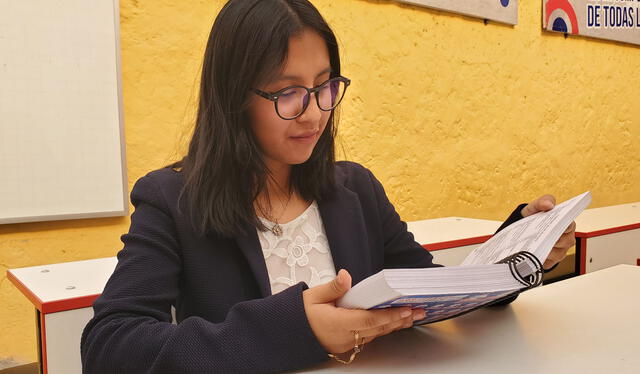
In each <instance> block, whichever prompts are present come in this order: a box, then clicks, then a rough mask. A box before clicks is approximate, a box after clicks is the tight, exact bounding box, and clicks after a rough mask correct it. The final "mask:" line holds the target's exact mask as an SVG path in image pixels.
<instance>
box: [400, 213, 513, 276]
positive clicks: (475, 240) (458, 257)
mask: <svg viewBox="0 0 640 374" xmlns="http://www.w3.org/2000/svg"><path fill="white" fill-rule="evenodd" d="M501 224H502V222H500V221H491V220H486V219H474V218H463V217H444V218H434V219H425V220H421V221H413V222H407V228H408V230H409V231H410V232H412V233H413V236H414V237H415V240H416V241H417V242H418V243H420V244H421V245H422V246H423V247H424V248H426V249H428V250H429V251H431V254H432V255H433V258H434V260H433V262H434V263H437V264H442V265H445V266H455V265H460V263H461V262H462V260H464V258H465V257H467V255H468V254H469V253H470V252H471V251H472V250H474V249H475V248H476V247H478V246H479V245H480V244H482V243H484V242H486V241H487V240H488V239H489V238H490V237H491V236H492V235H493V233H495V232H496V230H497V229H498V227H500V225H501Z"/></svg>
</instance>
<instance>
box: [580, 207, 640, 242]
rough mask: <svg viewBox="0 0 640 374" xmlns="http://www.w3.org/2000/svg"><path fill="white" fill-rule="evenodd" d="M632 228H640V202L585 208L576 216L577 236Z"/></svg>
mask: <svg viewBox="0 0 640 374" xmlns="http://www.w3.org/2000/svg"><path fill="white" fill-rule="evenodd" d="M631 228H640V202H636V203H629V204H621V205H613V206H605V207H602V208H592V209H585V210H584V211H583V212H582V213H580V215H579V216H578V218H576V236H579V237H580V236H590V235H589V234H597V235H602V234H606V233H607V232H606V231H607V230H611V229H613V230H614V231H620V229H625V230H628V229H631ZM616 229H617V230H616ZM599 231H602V233H600V234H599V233H598V232H599Z"/></svg>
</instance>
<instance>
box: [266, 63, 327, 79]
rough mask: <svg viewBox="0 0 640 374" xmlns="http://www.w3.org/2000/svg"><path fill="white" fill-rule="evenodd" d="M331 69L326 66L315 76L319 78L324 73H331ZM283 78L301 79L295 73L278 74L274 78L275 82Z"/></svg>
mask: <svg viewBox="0 0 640 374" xmlns="http://www.w3.org/2000/svg"><path fill="white" fill-rule="evenodd" d="M331 71H332V69H331V67H328V68H326V69H324V70H322V71H321V72H320V73H318V75H316V78H319V77H320V76H322V75H324V74H327V73H331ZM284 80H292V81H295V80H302V77H300V76H297V75H279V76H278V77H277V78H276V82H278V81H284Z"/></svg>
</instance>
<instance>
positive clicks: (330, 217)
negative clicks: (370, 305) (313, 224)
mask: <svg viewBox="0 0 640 374" xmlns="http://www.w3.org/2000/svg"><path fill="white" fill-rule="evenodd" d="M318 208H319V209H320V216H321V217H322V223H323V225H324V229H325V232H326V233H327V239H328V241H329V247H330V248H331V255H332V257H333V263H334V265H335V268H336V271H338V270H340V269H346V270H347V271H349V273H350V274H351V277H352V279H353V284H354V285H355V284H356V283H358V282H360V281H361V280H363V279H365V278H366V277H368V276H370V275H371V272H372V265H371V254H370V253H368V252H369V243H368V239H367V233H366V228H365V226H364V217H363V215H362V207H361V206H360V199H359V198H358V195H357V194H356V193H354V192H353V191H351V190H349V189H347V188H346V187H344V186H343V185H341V184H340V183H338V185H337V186H336V190H335V191H334V193H332V194H331V195H330V196H328V197H327V198H326V199H324V200H322V201H320V202H319V203H318Z"/></svg>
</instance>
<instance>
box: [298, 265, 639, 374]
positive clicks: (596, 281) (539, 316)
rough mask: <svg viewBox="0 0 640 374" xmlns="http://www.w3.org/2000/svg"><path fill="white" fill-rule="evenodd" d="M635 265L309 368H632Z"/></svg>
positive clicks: (398, 371) (635, 364)
mask: <svg viewBox="0 0 640 374" xmlns="http://www.w3.org/2000/svg"><path fill="white" fill-rule="evenodd" d="M639 284H640V267H637V266H631V265H618V266H615V267H612V268H608V269H604V270H600V271H597V272H594V273H590V274H586V275H581V276H579V277H575V278H571V279H567V280H564V281H562V282H556V283H553V284H550V285H546V286H542V287H539V288H536V289H533V290H529V291H526V292H525V293H523V294H521V295H520V296H519V297H518V299H517V300H516V301H514V302H513V303H512V304H511V305H510V306H507V307H502V308H495V309H493V308H488V309H482V310H478V311H475V312H472V313H470V314H467V315H464V316H461V317H458V318H455V319H453V320H448V321H443V322H438V323H435V324H431V325H427V326H422V327H417V328H413V329H409V330H404V331H399V332H397V333H394V334H391V335H388V336H385V337H382V338H379V339H377V340H375V341H373V342H371V343H370V344H368V345H366V346H365V348H364V351H363V352H362V353H360V355H359V356H358V358H357V360H356V361H355V362H354V363H353V364H351V365H349V366H344V365H341V364H339V363H337V362H327V363H325V364H323V365H320V366H317V367H314V368H312V369H310V370H308V371H305V372H313V373H326V374H328V373H389V372H390V371H393V373H394V374H402V373H519V374H520V373H543V372H549V373H581V372H584V373H606V372H608V373H637V372H638V368H640V319H639V318H640V288H638V285H639Z"/></svg>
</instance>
